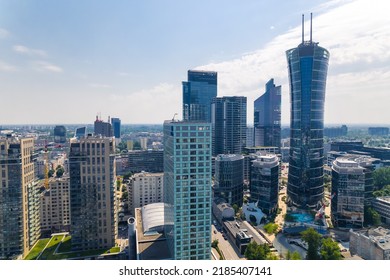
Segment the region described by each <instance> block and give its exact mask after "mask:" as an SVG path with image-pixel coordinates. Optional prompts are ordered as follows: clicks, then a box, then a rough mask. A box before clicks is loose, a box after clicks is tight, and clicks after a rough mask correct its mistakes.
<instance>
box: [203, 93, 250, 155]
mask: <svg viewBox="0 0 390 280" xmlns="http://www.w3.org/2000/svg"><path fill="white" fill-rule="evenodd" d="M211 116H212V120H211V121H212V128H213V156H216V155H219V154H241V153H242V150H243V148H244V147H245V146H246V97H244V96H225V97H216V98H214V99H213V103H212V104H211Z"/></svg>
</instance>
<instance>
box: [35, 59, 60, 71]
mask: <svg viewBox="0 0 390 280" xmlns="http://www.w3.org/2000/svg"><path fill="white" fill-rule="evenodd" d="M33 68H34V69H35V70H37V71H44V72H53V73H62V72H63V69H62V68H61V67H59V66H57V65H54V64H51V63H49V62H47V61H34V62H33Z"/></svg>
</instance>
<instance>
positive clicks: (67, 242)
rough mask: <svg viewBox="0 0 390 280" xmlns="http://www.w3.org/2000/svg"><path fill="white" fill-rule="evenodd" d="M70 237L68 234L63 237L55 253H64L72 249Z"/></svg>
mask: <svg viewBox="0 0 390 280" xmlns="http://www.w3.org/2000/svg"><path fill="white" fill-rule="evenodd" d="M71 238H72V237H71V236H70V235H68V236H67V237H65V238H64V240H63V241H62V243H61V245H60V247H59V248H58V251H57V253H66V252H69V251H70V250H71V249H72V243H71Z"/></svg>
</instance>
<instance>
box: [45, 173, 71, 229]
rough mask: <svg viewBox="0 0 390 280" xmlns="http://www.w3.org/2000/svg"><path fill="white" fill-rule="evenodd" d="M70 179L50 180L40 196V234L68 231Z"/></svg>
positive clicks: (64, 176) (67, 177)
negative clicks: (47, 187)
mask: <svg viewBox="0 0 390 280" xmlns="http://www.w3.org/2000/svg"><path fill="white" fill-rule="evenodd" d="M69 184H70V179H69V176H67V175H63V177H61V178H55V179H52V180H50V182H49V189H47V190H45V191H43V192H42V194H41V207H40V217H41V231H42V233H56V232H66V231H69V230H70V206H69V203H70V202H69V200H70V193H69V189H70V185H69Z"/></svg>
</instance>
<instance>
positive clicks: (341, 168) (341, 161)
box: [331, 155, 376, 228]
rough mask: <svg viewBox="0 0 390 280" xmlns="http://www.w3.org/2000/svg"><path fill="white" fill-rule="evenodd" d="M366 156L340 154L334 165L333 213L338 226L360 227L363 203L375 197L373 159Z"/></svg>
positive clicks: (365, 203)
mask: <svg viewBox="0 0 390 280" xmlns="http://www.w3.org/2000/svg"><path fill="white" fill-rule="evenodd" d="M375 160H376V159H373V158H371V157H367V156H356V155H350V156H348V157H339V158H337V159H336V160H335V161H333V165H332V194H333V198H332V201H331V216H332V221H333V224H334V225H335V226H337V227H344V228H345V227H346V228H360V227H363V223H364V206H365V205H367V206H368V205H370V204H371V201H372V200H373V196H372V192H373V184H374V181H373V177H372V172H373V171H374V165H373V162H374V161H375Z"/></svg>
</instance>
